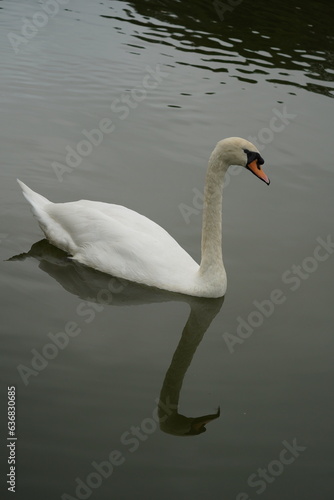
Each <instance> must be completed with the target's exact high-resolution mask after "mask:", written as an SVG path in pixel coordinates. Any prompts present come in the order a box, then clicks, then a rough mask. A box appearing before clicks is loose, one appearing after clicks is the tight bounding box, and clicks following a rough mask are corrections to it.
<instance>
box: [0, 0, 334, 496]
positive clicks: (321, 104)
mask: <svg viewBox="0 0 334 500" xmlns="http://www.w3.org/2000/svg"><path fill="white" fill-rule="evenodd" d="M231 3H233V2H231ZM57 5H58V7H59V9H57V8H56V7H55V13H54V14H45V12H47V11H45V9H44V10H43V4H42V3H40V2H38V1H34V0H29V1H26V2H22V1H10V2H9V1H8V0H7V1H2V2H1V4H0V7H1V10H0V23H1V24H0V30H1V35H2V36H1V40H2V43H1V46H0V47H1V48H0V51H1V80H2V93H1V110H2V113H1V119H0V128H1V136H2V139H3V140H2V147H1V174H2V177H1V180H2V182H1V201H2V212H1V214H2V217H1V221H2V224H1V229H0V232H1V234H0V239H1V245H0V250H1V257H2V259H1V299H2V351H1V366H2V370H3V376H2V379H3V382H4V384H3V393H4V394H3V395H2V401H5V400H6V387H7V386H11V385H16V391H17V411H18V419H17V426H18V434H17V436H18V441H17V458H18V463H17V468H18V470H17V491H18V492H17V496H16V498H18V499H20V500H21V499H24V500H27V499H29V500H30V499H34V500H39V499H41V500H42V499H43V500H44V499H45V498H48V499H50V500H53V499H60V498H71V497H74V498H84V497H85V496H84V495H87V496H86V497H87V498H88V497H89V498H97V499H101V500H105V499H110V498H116V499H126V500H128V499H133V498H140V499H141V498H145V499H146V498H159V499H161V500H162V499H166V500H167V499H170V498H175V499H181V498H185V497H187V498H188V497H191V498H194V499H203V498H210V499H218V498H219V499H221V498H224V499H225V498H227V499H231V500H232V499H233V500H234V499H238V500H241V499H243V500H245V499H248V498H249V499H254V498H257V497H258V495H261V497H262V498H267V499H269V500H276V499H282V498H285V499H287V500H290V499H291V500H294V499H296V498H303V500H308V499H314V498H321V499H322V500H327V499H331V498H333V473H332V470H333V458H332V456H333V454H332V442H333V441H332V437H333V436H332V421H333V403H332V398H331V394H332V380H333V367H332V366H333V364H332V352H333V347H334V342H333V307H332V298H333V259H334V257H333V249H332V247H331V243H330V242H331V241H332V240H334V235H333V216H334V207H333V201H332V199H333V196H332V193H333V152H332V149H333V148H332V130H333V99H332V98H333V91H334V85H333V77H334V59H333V32H332V19H333V14H334V11H333V6H332V4H331V3H330V2H325V1H322V2H317V3H314V2H312V1H304V2H302V3H300V4H298V3H297V4H294V3H291V2H290V3H286V4H284V5H282V3H281V2H279V1H276V0H275V1H273V2H265V1H263V0H259V1H257V2H249V1H246V0H245V1H243V2H239V3H238V2H234V6H233V7H231V6H230V4H228V5H229V6H230V7H231V8H230V9H227V10H226V11H225V12H223V11H222V10H220V8H219V6H220V7H221V3H219V2H216V3H208V2H204V1H201V0H197V1H195V2H191V3H187V2H178V1H173V2H165V1H159V2H151V1H140V2H119V1H110V2H108V1H102V2H89V1H88V0H80V1H79V0H70V1H68V2H66V1H63V2H62V3H61V2H60V1H59V2H58V4H57ZM50 8H51V7H50ZM217 9H218V10H217ZM56 11H57V12H56ZM41 12H42V17H41V14H40V13H41ZM38 13H39V14H38ZM43 13H44V14H43ZM43 16H44V17H43ZM24 20H28V21H24ZM32 20H34V21H35V24H36V23H37V24H39V25H40V27H36V25H35V29H33V31H32V32H29V30H28V31H22V30H24V26H25V27H26V28H25V29H27V26H28V24H27V23H28V22H32ZM24 23H26V24H24ZM22 33H30V37H27V36H26V37H23V40H22V38H21V39H18V38H15V36H14V37H13V35H11V36H9V35H10V34H14V35H17V36H21V37H22V36H23V35H22ZM13 40H16V42H15V43H14V42H13ZM18 40H19V41H18ZM110 122H112V125H111V123H110ZM102 125H103V126H104V127H105V128H108V125H109V128H110V129H111V128H112V130H110V131H109V132H103V138H102V141H100V137H101V136H100V135H99V134H98V135H96V132H95V135H94V132H92V131H93V130H95V129H97V128H100V129H101V126H102ZM90 134H91V135H90ZM92 134H93V135H92ZM235 135H237V136H241V137H245V138H251V140H253V141H254V142H255V143H256V144H257V145H258V147H259V149H260V150H261V154H262V155H263V157H264V159H265V162H266V163H265V169H266V172H267V174H268V176H269V177H270V179H271V185H270V186H269V187H266V186H265V185H264V183H261V182H258V181H257V180H256V178H255V177H254V176H251V175H249V173H248V172H246V171H242V172H240V171H239V170H238V169H231V171H230V173H229V176H228V177H227V183H226V184H227V185H226V187H225V188H224V216H223V227H224V235H223V236H224V237H223V252H224V262H225V266H226V269H227V274H228V292H227V295H226V297H225V300H224V301H201V300H191V299H190V298H188V299H187V298H185V297H181V296H175V295H173V294H166V293H160V292H157V291H154V290H149V289H147V288H145V287H140V286H133V285H131V284H130V283H126V282H118V281H116V280H112V281H111V280H110V277H107V276H105V275H101V274H100V273H95V272H93V271H90V270H87V269H85V268H83V267H82V266H78V265H75V264H73V263H71V262H70V261H68V259H67V258H66V256H65V255H63V254H62V252H58V251H56V250H55V249H54V248H52V247H50V246H49V245H48V244H47V243H46V242H45V241H42V242H41V243H38V242H39V241H40V240H42V238H43V235H42V233H41V232H40V229H39V228H38V225H37V224H36V222H35V220H34V219H33V217H32V215H31V213H30V210H29V208H28V206H27V203H26V201H25V200H24V198H23V197H22V194H21V192H20V189H19V187H18V185H17V183H16V182H15V179H16V178H17V177H18V178H20V179H21V180H22V181H24V182H25V183H27V184H28V185H29V186H30V187H31V188H33V189H34V190H36V191H37V192H40V193H42V194H43V195H45V196H47V197H48V198H50V199H51V200H53V201H61V202H63V201H69V200H75V199H81V198H88V199H93V200H101V201H107V202H112V203H120V204H124V205H126V206H128V207H130V208H132V209H134V210H137V211H138V212H140V213H143V214H145V215H146V216H148V217H150V218H152V219H154V220H155V221H156V222H158V223H159V224H161V225H162V226H163V227H165V228H166V229H167V230H168V231H169V232H170V233H171V234H172V235H173V236H174V237H175V238H176V239H177V240H178V241H179V242H180V243H181V244H182V245H183V246H184V247H185V248H186V249H187V251H189V253H190V254H191V255H192V256H193V257H194V258H195V259H197V260H198V259H199V258H200V231H201V193H202V192H203V183H204V175H205V169H206V165H207V160H208V157H209V154H210V152H211V150H212V149H213V147H214V145H215V143H216V142H217V141H218V140H220V139H222V138H224V137H228V136H235ZM87 136H88V138H90V141H91V143H92V142H93V143H94V140H95V142H96V143H97V142H99V141H100V143H99V144H98V145H96V144H91V143H89V144H90V146H89V144H88V149H87V143H83V142H82V141H84V140H87ZM94 138H95V139H94ZM85 148H86V149H85ZM73 150H74V151H77V155H76V156H75V157H73V153H72V157H71V158H70V157H68V158H67V159H66V155H67V154H68V153H69V151H73ZM78 151H79V153H80V154H79V156H78ZM319 238H320V240H319ZM319 241H320V242H322V243H319ZM326 241H327V244H326ZM323 242H325V243H323ZM319 245H320V246H321V247H320V249H319ZM326 245H327V246H326ZM31 247H32V249H31V251H30V248H31ZM317 249H318V250H317ZM27 252H29V254H28V255H22V256H21V258H19V259H16V260H12V261H7V259H9V258H10V257H12V256H14V255H18V254H23V253H27ZM314 255H316V258H315V257H314ZM298 266H300V267H298ZM275 290H276V292H275ZM269 300H270V303H271V304H273V303H274V301H275V300H276V302H275V303H274V305H270V304H269V302H268V301H269ZM103 302H104V303H103ZM261 307H262V309H261ZM265 308H267V309H265ZM259 311H262V312H259ZM254 313H255V314H254ZM241 324H243V327H241V326H240V325H241ZM245 324H246V325H248V326H245ZM252 325H253V326H252ZM240 329H241V330H240ZM240 331H241V332H242V334H243V335H244V337H243V338H242V337H241V336H240V335H238V332H239V333H240ZM64 332H67V333H66V335H65V334H64ZM70 334H72V336H71V335H70ZM55 338H57V339H58V342H59V345H62V346H63V348H60V347H59V348H58V349H53V348H52V347H51V348H50V347H49V348H46V347H45V346H47V345H48V344H50V343H51V341H52V339H55ZM61 339H63V344H61ZM66 339H67V340H66ZM233 339H234V340H233ZM235 339H239V341H235ZM66 342H67V343H66ZM65 344H66V345H65ZM43 349H44V352H46V353H49V356H50V357H52V356H53V359H49V360H48V361H47V364H46V365H45V366H43V361H40V365H39V371H38V370H35V373H34V374H30V372H24V369H23V368H22V366H25V367H28V368H32V360H33V357H34V356H36V352H38V353H41V352H43ZM45 349H46V351H45ZM47 349H49V351H48V350H47ZM52 349H53V350H52ZM231 351H233V352H231ZM173 356H174V358H173ZM172 360H173V361H172ZM35 362H36V361H35ZM44 364H45V363H44ZM20 366H21V368H19V369H18V367H20ZM22 373H26V376H24V375H22ZM28 374H29V375H28ZM159 399H160V400H161V401H163V402H165V403H166V401H169V402H170V404H171V406H170V408H167V410H168V411H167V410H166V409H165V410H163V408H162V409H160V411H158V409H157V401H159ZM218 408H220V414H219V411H218ZM164 411H165V413H164ZM159 416H160V418H161V419H162V420H161V425H158V423H157V420H158V418H159ZM165 417H168V418H165ZM205 422H207V423H206V424H205ZM204 427H206V432H203V430H204ZM2 428H3V429H4V428H6V423H5V420H4V423H3V426H2ZM4 442H5V436H4V439H3V441H2V443H4ZM286 443H288V445H290V446H293V444H294V443H297V446H298V447H299V448H297V451H295V455H296V456H293V455H292V454H291V451H290V452H286V454H285V455H281V453H282V450H283V449H284V448H285V449H287V448H286V446H287V445H286ZM2 450H3V451H2V454H1V459H2V460H3V467H2V470H3V471H5V470H6V471H7V467H8V465H7V464H6V463H5V461H6V456H7V455H6V450H5V446H3V448H2ZM115 450H116V452H115ZM298 450H299V451H298ZM297 455H298V456H297ZM282 456H283V457H287V458H288V459H292V458H293V459H294V460H290V462H289V463H283V462H282V461H281V459H280V457H282ZM110 460H113V461H114V465H113V469H110V467H109V468H108V465H106V461H108V462H109V464H110V463H111V462H110ZM102 462H104V463H105V469H104V474H105V475H106V476H108V477H105V478H102V475H101V474H102V473H101V470H100V472H99V473H96V470H97V469H96V467H98V466H97V465H96V466H94V465H93V464H94V463H95V464H101V463H102ZM259 469H266V471H267V474H269V475H267V476H266V477H267V478H268V477H269V479H264V477H261V476H259V474H260V472H259ZM92 473H95V476H94V475H92ZM2 477H4V475H3V476H2ZM78 478H79V480H78ZM78 481H79V482H80V481H83V483H84V484H86V485H87V481H88V484H90V489H85V488H87V487H84V486H82V484H83V483H80V484H81V489H79V490H78V491H77V492H76V486H77V484H79V483H78ZM94 481H95V483H94ZM3 483H5V481H4V482H3ZM2 487H3V489H4V490H5V489H6V485H5V484H3V486H2ZM88 488H89V487H88ZM261 490H263V491H261ZM90 491H91V493H90ZM241 493H244V495H240V494H241ZM65 494H67V495H71V497H68V496H67V497H66V496H64V495H65ZM62 495H63V497H62ZM80 495H81V496H80ZM238 495H240V496H238ZM86 497H85V498H86Z"/></svg>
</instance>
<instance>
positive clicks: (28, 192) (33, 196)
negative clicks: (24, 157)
mask: <svg viewBox="0 0 334 500" xmlns="http://www.w3.org/2000/svg"><path fill="white" fill-rule="evenodd" d="M16 180H17V182H18V183H19V184H20V187H21V189H22V192H23V195H24V197H25V198H26V200H27V201H28V202H29V203H30V205H31V206H32V208H33V209H34V212H35V211H36V212H38V211H39V210H40V209H41V208H42V209H43V208H44V207H45V205H47V204H49V203H51V202H50V201H49V200H48V199H47V198H44V196H42V195H41V194H38V193H35V191H33V190H32V189H30V188H29V187H28V186H26V185H25V184H24V183H23V182H22V181H20V180H19V179H16Z"/></svg>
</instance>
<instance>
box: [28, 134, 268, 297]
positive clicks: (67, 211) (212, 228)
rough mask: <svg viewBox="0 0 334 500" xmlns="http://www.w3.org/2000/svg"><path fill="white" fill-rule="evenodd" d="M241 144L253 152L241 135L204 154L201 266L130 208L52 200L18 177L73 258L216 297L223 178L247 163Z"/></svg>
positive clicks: (222, 287)
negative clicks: (207, 158)
mask: <svg viewBox="0 0 334 500" xmlns="http://www.w3.org/2000/svg"><path fill="white" fill-rule="evenodd" d="M245 149H246V151H249V150H250V151H252V152H253V153H254V152H256V153H258V151H257V149H256V148H255V146H253V145H252V144H250V143H249V142H248V141H245V140H244V139H240V138H230V139H225V140H224V141H220V142H219V143H218V144H217V146H216V148H215V150H214V151H213V153H212V155H211V157H210V162H209V168H208V173H207V181H206V191H205V207H204V218H203V233H202V261H201V265H199V264H197V263H196V262H195V261H194V259H193V258H192V257H191V256H190V255H189V254H188V253H187V252H186V251H185V250H184V249H183V248H182V247H181V246H180V245H179V244H178V243H177V241H176V240H175V239H174V238H173V237H172V236H171V235H170V234H169V233H168V232H167V231H165V230H164V229H163V228H162V227H160V226H159V225H158V224H156V223H155V222H153V221H152V220H150V219H148V218H147V217H145V216H143V215H140V214H138V213H137V212H134V211H133V210H130V209H128V208H125V207H122V206H119V205H112V204H108V203H102V202H94V201H88V200H80V201H75V202H69V203H52V202H50V201H49V200H47V199H46V198H44V197H43V196H41V195H40V194H37V193H35V192H34V191H32V190H31V189H30V188H29V187H28V186H26V185H25V184H24V183H23V182H21V181H19V180H18V182H19V184H20V186H21V188H22V191H23V194H24V196H25V198H26V199H27V200H28V202H29V203H30V205H31V207H32V211H33V214H34V215H35V217H36V218H37V220H38V223H39V225H40V227H41V229H42V230H43V232H44V234H45V236H46V237H47V239H48V240H49V241H50V242H51V243H52V244H53V245H55V246H56V247H58V248H60V249H62V250H64V251H66V252H68V253H69V254H70V255H71V256H72V258H73V259H75V260H76V261H78V262H80V263H82V264H85V265H87V266H89V267H92V268H94V269H97V270H99V271H102V272H105V273H107V274H111V275H113V276H117V277H119V278H125V279H127V280H130V281H134V282H137V283H143V284H146V285H149V286H155V287H158V288H162V289H165V290H169V291H173V292H179V293H185V294H188V295H195V296H201V297H219V296H222V295H224V293H225V291H226V273H225V269H224V266H223V262H222V256H221V210H222V209H221V204H222V184H223V178H224V174H225V172H226V170H227V168H228V166H229V165H230V164H241V165H243V166H249V165H248V164H247V153H245V151H244V150H245ZM260 170H261V169H260ZM261 172H262V174H263V175H265V174H264V173H263V171H262V170H261ZM254 173H256V172H254ZM261 178H262V177H261ZM263 180H265V179H263ZM268 182H269V181H268Z"/></svg>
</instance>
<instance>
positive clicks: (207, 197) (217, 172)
mask: <svg viewBox="0 0 334 500" xmlns="http://www.w3.org/2000/svg"><path fill="white" fill-rule="evenodd" d="M228 166H229V165H228V164H227V163H226V162H224V160H223V159H222V157H221V156H220V155H218V154H217V152H216V150H214V151H213V153H212V154H211V156H210V160H209V166H208V171H207V174H206V182H205V191H204V208H203V224H202V259H201V266H200V272H201V273H202V274H204V273H207V272H208V271H209V272H210V274H211V273H212V274H215V273H217V272H218V273H220V272H222V271H223V272H224V266H223V258H222V201H223V194H222V193H223V181H224V176H225V173H226V170H227V169H228Z"/></svg>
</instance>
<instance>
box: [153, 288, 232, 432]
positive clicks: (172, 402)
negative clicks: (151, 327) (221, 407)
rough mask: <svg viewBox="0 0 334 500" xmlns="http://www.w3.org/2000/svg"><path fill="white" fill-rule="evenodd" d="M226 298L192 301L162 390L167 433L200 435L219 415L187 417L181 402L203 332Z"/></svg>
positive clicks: (162, 423) (161, 413)
mask: <svg viewBox="0 0 334 500" xmlns="http://www.w3.org/2000/svg"><path fill="white" fill-rule="evenodd" d="M223 300H224V299H223V298H220V299H213V300H205V299H204V300H203V299H202V300H201V299H199V300H198V302H196V301H194V302H193V303H192V304H191V311H190V315H189V318H188V321H187V323H186V325H185V327H184V330H183V332H182V337H181V339H180V342H179V344H178V346H177V348H176V351H175V353H174V356H173V359H172V362H171V364H170V366H169V368H168V370H167V373H166V376H165V380H164V382H163V385H162V388H161V392H160V402H159V418H160V427H161V429H162V430H163V431H165V432H168V433H171V434H175V435H189V434H198V433H200V432H203V431H204V430H205V428H204V425H205V424H206V423H208V422H210V421H211V420H213V419H214V418H217V417H218V415H219V413H217V414H214V415H204V416H203V417H197V418H191V417H185V416H183V415H180V414H179V413H178V404H179V399H180V392H181V388H182V384H183V379H184V377H185V374H186V372H187V370H188V368H189V365H190V363H191V361H192V359H193V356H194V354H195V352H196V349H197V347H198V345H199V344H200V342H201V340H202V338H203V335H204V334H205V332H206V331H207V329H208V328H209V326H210V323H211V322H212V320H213V318H214V317H215V316H216V314H217V313H218V311H219V310H220V308H221V306H222V303H223ZM196 426H197V428H196Z"/></svg>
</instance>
